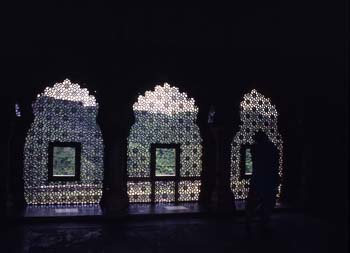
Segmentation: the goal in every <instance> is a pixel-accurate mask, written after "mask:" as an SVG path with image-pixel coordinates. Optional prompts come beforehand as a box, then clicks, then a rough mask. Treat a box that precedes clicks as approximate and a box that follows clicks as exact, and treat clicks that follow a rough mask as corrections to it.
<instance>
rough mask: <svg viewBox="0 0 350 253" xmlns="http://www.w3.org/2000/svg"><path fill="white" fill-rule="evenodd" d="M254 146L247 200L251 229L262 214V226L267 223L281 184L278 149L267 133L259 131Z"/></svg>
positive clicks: (247, 214)
mask: <svg viewBox="0 0 350 253" xmlns="http://www.w3.org/2000/svg"><path fill="white" fill-rule="evenodd" d="M254 142H255V143H254V145H253V147H252V160H253V174H252V177H251V181H250V188H249V193H248V198H247V201H246V222H247V228H248V230H249V231H250V224H251V220H252V219H253V218H254V217H255V216H256V215H258V216H260V219H261V228H262V229H263V230H266V229H267V223H268V221H269V219H270V215H271V212H272V210H273V208H274V206H275V203H276V194H277V190H278V184H279V175H278V150H277V148H276V146H275V145H274V144H273V143H272V142H271V141H270V140H269V139H268V137H267V136H266V134H264V133H262V132H258V133H256V135H255V138H254Z"/></svg>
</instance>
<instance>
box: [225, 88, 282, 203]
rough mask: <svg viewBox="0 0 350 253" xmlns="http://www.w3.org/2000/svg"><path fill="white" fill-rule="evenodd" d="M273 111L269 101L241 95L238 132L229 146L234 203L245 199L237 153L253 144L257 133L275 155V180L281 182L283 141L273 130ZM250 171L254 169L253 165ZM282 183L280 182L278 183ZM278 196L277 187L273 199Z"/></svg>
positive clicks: (257, 95) (244, 180) (246, 181)
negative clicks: (266, 137) (264, 138)
mask: <svg viewBox="0 0 350 253" xmlns="http://www.w3.org/2000/svg"><path fill="white" fill-rule="evenodd" d="M277 116H278V113H277V110H276V108H275V106H274V105H272V104H271V101H270V99H269V98H265V97H264V96H263V95H262V94H260V93H258V92H257V91H256V90H252V91H251V92H250V93H247V94H245V95H244V99H243V101H242V102H241V109H240V118H241V124H240V126H239V131H238V132H237V133H236V135H235V136H234V138H233V142H232V144H231V189H232V191H233V192H234V194H235V198H236V199H245V198H247V195H248V190H249V181H250V179H249V178H241V177H240V161H241V159H242V158H241V157H240V156H241V154H240V149H241V146H242V145H244V144H253V136H254V134H255V133H256V132H257V131H258V130H259V129H260V130H262V131H263V132H264V133H266V134H267V136H268V138H269V140H270V141H271V142H272V143H273V144H275V146H276V147H277V149H278V151H279V176H280V177H281V179H282V169H283V160H282V158H283V141H282V138H281V135H280V134H279V133H278V129H277ZM253 170H254V165H253ZM281 181H282V180H281ZM280 193H281V184H280V185H279V187H278V193H277V197H279V196H280Z"/></svg>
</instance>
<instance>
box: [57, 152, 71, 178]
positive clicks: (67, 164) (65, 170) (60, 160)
mask: <svg viewBox="0 0 350 253" xmlns="http://www.w3.org/2000/svg"><path fill="white" fill-rule="evenodd" d="M74 175H75V148H73V147H54V148H53V176H74Z"/></svg>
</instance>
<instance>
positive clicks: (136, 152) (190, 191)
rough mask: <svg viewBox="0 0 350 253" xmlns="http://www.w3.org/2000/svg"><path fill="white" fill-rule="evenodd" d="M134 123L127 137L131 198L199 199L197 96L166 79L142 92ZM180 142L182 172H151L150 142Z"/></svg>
mask: <svg viewBox="0 0 350 253" xmlns="http://www.w3.org/2000/svg"><path fill="white" fill-rule="evenodd" d="M133 110H134V114H135V124H134V125H133V126H132V127H131V130H130V135H129V137H128V151H127V156H128V161H127V171H128V183H127V187H128V195H129V200H130V202H174V201H175V202H176V201H196V200H198V197H199V188H200V173H201V169H202V162H201V156H202V146H201V141H202V139H201V136H200V132H199V128H198V126H197V125H196V123H195V121H196V118H197V112H198V108H197V107H196V106H195V102H194V99H192V98H188V97H187V95H186V94H185V93H180V92H179V90H178V88H176V87H171V86H170V85H169V84H167V83H165V84H164V85H163V86H156V87H155V90H154V91H147V92H146V94H145V95H144V96H139V98H138V101H137V102H136V103H135V104H134V106H133ZM152 144H174V145H180V162H179V164H178V166H179V173H178V174H177V175H175V176H174V177H169V176H167V177H166V179H164V178H161V177H157V176H155V173H154V172H153V174H152V173H151V171H152V170H151V145H152Z"/></svg>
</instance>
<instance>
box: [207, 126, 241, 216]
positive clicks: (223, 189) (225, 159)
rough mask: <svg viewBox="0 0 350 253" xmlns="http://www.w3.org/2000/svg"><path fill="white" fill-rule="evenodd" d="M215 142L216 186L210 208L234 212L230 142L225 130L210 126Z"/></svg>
mask: <svg viewBox="0 0 350 253" xmlns="http://www.w3.org/2000/svg"><path fill="white" fill-rule="evenodd" d="M210 130H211V133H212V135H213V137H214V140H215V155H216V162H215V184H214V187H213V191H212V193H211V198H210V208H211V209H212V210H214V211H228V212H229V211H234V210H235V202H234V196H233V193H232V191H231V189H230V145H229V143H230V141H229V140H227V138H226V135H225V129H224V128H223V127H220V126H210Z"/></svg>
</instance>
